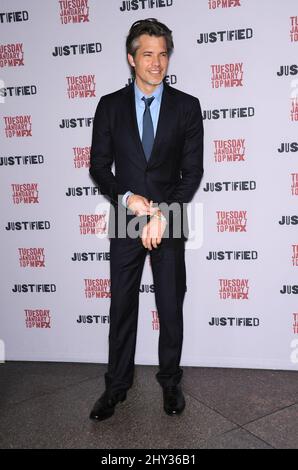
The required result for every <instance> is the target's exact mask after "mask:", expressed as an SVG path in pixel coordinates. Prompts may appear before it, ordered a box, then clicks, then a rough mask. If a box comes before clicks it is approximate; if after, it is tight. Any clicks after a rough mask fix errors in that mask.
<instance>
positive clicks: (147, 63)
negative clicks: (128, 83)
mask: <svg viewBox="0 0 298 470" xmlns="http://www.w3.org/2000/svg"><path fill="white" fill-rule="evenodd" d="M138 42H139V47H138V49H137V51H136V53H135V56H134V57H133V56H132V55H130V54H128V61H129V63H130V65H131V66H132V67H134V69H135V75H136V82H137V85H138V86H139V88H140V89H141V90H142V91H144V92H150V91H154V89H155V88H156V87H157V86H158V85H159V84H160V83H161V82H162V81H163V79H164V77H165V75H166V73H167V68H168V63H169V57H168V52H167V46H166V40H165V38H164V37H163V36H161V37H156V36H149V35H148V34H142V35H141V36H140V37H139V38H138Z"/></svg>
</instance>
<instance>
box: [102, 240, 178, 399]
mask: <svg viewBox="0 0 298 470" xmlns="http://www.w3.org/2000/svg"><path fill="white" fill-rule="evenodd" d="M147 253H148V250H147V249H145V248H144V247H143V244H142V241H141V239H140V238H139V237H138V238H135V239H133V238H129V237H127V238H113V239H111V245H110V269H111V306H110V332H109V364H108V370H107V373H106V374H105V381H106V388H107V389H108V390H109V391H110V392H111V393H117V392H119V391H124V390H127V389H129V388H130V387H131V386H132V384H133V377H134V357H135V348H136V338H137V324H138V309H139V289H140V282H141V277H142V272H143V267H144V262H145V259H146V255H147ZM150 258H151V266H152V273H153V281H154V288H155V299H156V306H157V310H158V317H159V345H158V357H159V371H158V373H157V374H156V378H157V380H158V382H159V383H160V385H161V386H170V385H176V384H178V383H179V382H180V380H181V378H182V373H183V371H182V369H181V367H180V366H179V364H180V359H181V350H182V341H183V309H182V307H183V300H184V295H185V291H186V272H185V241H184V239H180V238H179V239H178V238H164V239H162V242H161V244H160V245H159V246H158V248H153V249H152V251H150ZM140 347H142V345H141V344H140Z"/></svg>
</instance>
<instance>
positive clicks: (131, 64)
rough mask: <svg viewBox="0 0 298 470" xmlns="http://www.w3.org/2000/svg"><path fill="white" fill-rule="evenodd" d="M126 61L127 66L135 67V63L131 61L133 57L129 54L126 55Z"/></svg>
mask: <svg viewBox="0 0 298 470" xmlns="http://www.w3.org/2000/svg"><path fill="white" fill-rule="evenodd" d="M127 60H128V62H129V65H130V66H131V67H135V65H136V64H135V61H134V60H133V56H132V55H131V54H127Z"/></svg>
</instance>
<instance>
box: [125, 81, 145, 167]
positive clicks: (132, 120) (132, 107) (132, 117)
mask: <svg viewBox="0 0 298 470" xmlns="http://www.w3.org/2000/svg"><path fill="white" fill-rule="evenodd" d="M129 88H130V89H129V90H128V99H129V125H130V128H131V133H132V136H133V139H134V142H135V145H136V148H137V154H138V155H139V156H140V158H139V159H138V162H135V163H136V164H137V163H140V164H141V165H142V168H143V167H144V166H147V159H146V155H145V153H144V149H143V145H142V141H141V138H140V133H139V128H138V122H137V112H136V103H135V92H134V82H132V83H131V84H130V85H129Z"/></svg>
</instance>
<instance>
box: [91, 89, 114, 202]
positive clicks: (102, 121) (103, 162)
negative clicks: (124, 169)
mask: <svg viewBox="0 0 298 470" xmlns="http://www.w3.org/2000/svg"><path fill="white" fill-rule="evenodd" d="M113 161H114V156H113V145H112V136H111V130H110V124H109V118H108V110H107V104H106V100H105V98H104V97H102V98H101V99H100V101H99V103H98V106H97V109H96V112H95V117H94V122H93V133H92V145H91V152H90V170H89V172H90V175H91V176H92V178H93V179H94V180H95V181H96V183H97V184H98V186H99V189H100V192H101V194H104V195H105V196H108V197H109V198H110V199H111V201H112V202H114V203H115V204H117V203H118V196H119V195H120V194H119V190H118V185H117V181H116V178H115V175H114V174H113V172H112V164H113Z"/></svg>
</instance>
